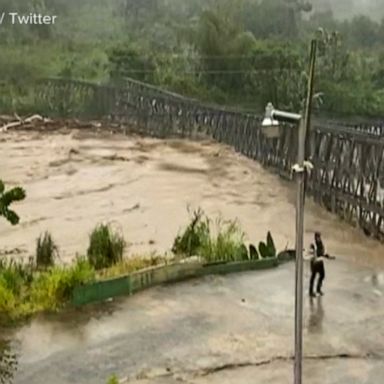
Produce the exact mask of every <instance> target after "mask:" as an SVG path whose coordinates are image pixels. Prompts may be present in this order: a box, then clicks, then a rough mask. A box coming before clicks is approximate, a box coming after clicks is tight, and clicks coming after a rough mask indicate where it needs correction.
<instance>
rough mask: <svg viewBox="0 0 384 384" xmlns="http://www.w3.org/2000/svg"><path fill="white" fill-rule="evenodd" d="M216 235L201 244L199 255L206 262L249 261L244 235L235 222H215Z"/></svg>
mask: <svg viewBox="0 0 384 384" xmlns="http://www.w3.org/2000/svg"><path fill="white" fill-rule="evenodd" d="M215 233H216V235H215V236H211V237H209V238H208V239H205V241H203V242H202V245H201V247H200V252H199V254H200V255H201V257H203V258H204V259H205V260H206V261H208V262H219V261H226V262H229V261H243V260H249V256H248V250H247V247H246V246H245V245H244V238H245V235H244V233H243V231H242V230H241V229H240V226H239V225H238V223H237V222H236V221H228V222H224V221H222V220H221V219H218V220H217V221H216V231H215Z"/></svg>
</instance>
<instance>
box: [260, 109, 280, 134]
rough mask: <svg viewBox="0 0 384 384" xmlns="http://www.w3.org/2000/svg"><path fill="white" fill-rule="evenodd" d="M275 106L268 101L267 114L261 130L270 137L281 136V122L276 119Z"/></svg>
mask: <svg viewBox="0 0 384 384" xmlns="http://www.w3.org/2000/svg"><path fill="white" fill-rule="evenodd" d="M274 110H275V108H274V106H273V104H272V103H268V105H267V107H266V108H265V116H264V119H263V121H262V123H261V131H262V133H263V135H264V136H265V137H266V138H268V139H276V138H278V137H279V136H280V128H279V126H280V123H279V122H278V121H277V120H275V119H274V116H273V112H274Z"/></svg>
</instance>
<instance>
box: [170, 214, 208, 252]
mask: <svg viewBox="0 0 384 384" xmlns="http://www.w3.org/2000/svg"><path fill="white" fill-rule="evenodd" d="M209 236H210V229H209V220H208V219H206V218H205V217H204V212H203V211H202V210H201V209H198V210H197V211H195V212H194V213H193V215H192V218H191V222H190V224H189V225H188V226H187V228H186V229H185V230H184V232H183V233H182V234H181V235H179V236H177V237H176V239H175V241H174V244H173V247H172V252H173V253H174V254H175V255H183V256H194V255H197V253H198V251H199V249H200V247H201V245H202V244H203V243H206V242H207V241H208V239H209Z"/></svg>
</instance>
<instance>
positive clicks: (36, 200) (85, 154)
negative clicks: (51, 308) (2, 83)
mask: <svg viewBox="0 0 384 384" xmlns="http://www.w3.org/2000/svg"><path fill="white" fill-rule="evenodd" d="M0 146H1V154H2V167H1V171H0V177H1V179H3V180H4V181H5V183H6V185H7V186H10V185H21V186H23V187H24V188H25V189H26V191H27V199H26V200H25V201H24V202H22V203H19V204H17V205H15V210H16V211H17V212H18V214H19V215H20V216H21V223H20V225H19V226H17V227H11V226H10V225H9V224H8V223H6V222H5V221H4V220H2V221H1V222H0V238H1V245H0V254H2V255H4V254H7V255H13V256H14V257H20V258H21V257H23V258H25V257H28V256H30V255H32V254H33V253H34V249H35V244H36V239H37V237H38V236H39V234H40V233H42V232H44V231H46V230H49V231H50V232H51V233H52V234H53V236H54V238H55V240H56V242H57V243H58V245H59V248H60V256H61V258H62V260H63V261H70V260H71V259H73V258H74V257H75V256H76V254H85V253H86V249H87V244H88V236H89V233H90V231H91V230H92V229H93V228H94V226H95V225H96V224H98V223H100V222H112V223H113V224H114V225H115V226H117V227H120V228H121V229H122V231H123V232H124V236H125V238H126V240H127V241H128V242H129V243H130V247H129V248H128V249H127V251H126V252H127V256H128V255H130V254H134V253H136V254H137V253H145V254H147V253H149V252H151V251H158V252H167V251H169V249H170V248H171V246H172V243H173V240H174V238H175V236H176V235H177V233H178V231H179V230H180V228H181V227H183V226H184V225H185V224H186V223H187V221H188V211H187V208H188V207H190V209H191V210H193V209H196V208H198V207H201V208H202V209H203V210H204V211H205V212H206V213H207V214H209V215H212V216H218V215H221V216H222V217H223V218H225V219H238V221H239V222H240V224H241V226H242V228H243V229H244V231H245V232H246V234H247V237H248V240H249V241H251V242H257V243H258V242H259V241H260V240H263V239H264V238H265V235H266V233H267V231H268V230H271V231H272V233H273V235H274V237H275V240H276V243H277V245H278V247H279V248H284V247H286V246H289V247H293V246H294V233H295V229H294V226H295V207H294V202H295V188H294V184H292V183H288V182H284V181H282V180H281V179H280V178H279V177H278V176H276V175H273V174H271V173H270V172H268V171H266V170H264V169H263V168H262V167H261V166H260V165H258V164H257V163H255V162H254V161H252V160H250V159H247V158H245V157H243V156H241V155H239V154H236V153H235V152H234V151H233V150H232V149H231V148H228V147H225V146H223V145H220V144H217V143H213V142H209V141H206V142H191V141H186V140H185V141H183V140H166V141H164V140H156V139H149V138H148V139H147V138H140V137H135V136H128V137H127V136H123V135H116V134H115V135H112V134H100V133H93V132H90V131H79V130H68V129H66V130H61V131H57V132H54V133H52V132H51V133H43V132H25V131H24V132H21V131H18V132H8V133H2V134H1V136H0ZM314 230H320V231H322V232H323V236H324V239H325V242H326V246H327V248H328V251H329V252H330V253H332V254H335V255H338V256H340V257H345V258H350V259H353V260H355V261H359V262H361V263H364V264H367V263H368V264H376V263H379V264H382V259H383V258H384V248H383V246H382V245H380V244H379V243H378V242H376V241H373V240H370V239H368V238H366V237H365V236H364V235H363V234H362V233H361V232H360V231H358V230H356V229H353V228H352V227H350V226H349V225H348V224H346V223H343V222H341V221H340V220H339V219H338V218H337V217H335V216H333V215H331V214H328V213H327V212H325V211H324V210H323V209H322V208H319V207H318V206H316V205H315V204H314V203H312V202H311V201H309V202H308V203H307V206H306V244H307V245H308V243H309V242H310V241H311V240H312V236H313V235H312V234H313V231H314Z"/></svg>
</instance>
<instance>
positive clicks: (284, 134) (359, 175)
mask: <svg viewBox="0 0 384 384" xmlns="http://www.w3.org/2000/svg"><path fill="white" fill-rule="evenodd" d="M38 89H39V92H38V95H39V96H38V98H39V100H38V101H39V102H41V105H43V106H44V108H46V112H47V113H49V114H50V115H53V116H61V117H69V116H71V117H77V118H87V119H107V120H111V121H114V122H119V123H121V124H122V125H125V126H128V127H132V128H134V130H135V131H136V132H138V133H141V134H143V135H148V136H154V137H158V138H169V137H188V138H196V137H201V136H204V137H210V138H212V139H214V140H216V141H218V142H221V143H224V144H227V145H230V146H232V147H233V148H234V149H235V150H236V151H237V152H239V153H242V154H243V155H245V156H247V157H249V158H252V159H254V160H257V161H259V162H260V163H261V164H263V165H264V166H266V167H270V168H271V169H273V170H275V171H276V172H278V173H279V174H280V175H282V176H284V177H286V178H289V179H290V178H291V177H292V174H291V168H292V165H293V164H294V162H295V159H296V154H297V147H296V143H297V129H294V128H292V127H290V126H283V127H282V128H281V136H280V137H279V138H278V139H268V138H266V137H265V136H264V135H263V134H262V131H261V129H260V116H258V115H256V114H252V113H249V112H247V111H243V110H239V109H233V108H232V109H231V108H223V107H219V106H216V105H206V104H202V103H200V102H199V101H197V100H194V99H189V98H186V97H183V96H180V95H176V94H173V93H170V92H167V91H163V90H161V89H159V88H156V87H153V86H150V85H146V84H144V83H141V82H137V81H134V80H132V81H127V82H126V83H124V84H123V85H120V86H112V85H97V84H92V83H87V82H81V81H69V80H63V79H50V80H44V81H42V82H41V83H40V85H39V87H38ZM310 155H311V159H312V162H313V163H314V165H315V170H314V172H313V173H312V175H311V176H310V178H309V180H308V191H309V192H310V193H311V194H312V195H313V197H314V199H315V200H316V201H317V202H318V203H320V204H321V205H323V206H325V207H326V208H327V209H328V210H330V211H332V212H334V213H336V214H337V215H339V217H341V218H342V219H344V220H346V221H348V222H350V223H353V224H355V225H357V226H359V227H361V228H362V229H363V230H364V232H365V233H366V234H369V235H372V236H374V237H376V238H378V239H381V240H384V125H380V124H372V123H366V124H363V123H358V124H355V125H354V124H351V123H340V122H335V121H321V120H319V119H314V123H313V125H312V128H311V131H310Z"/></svg>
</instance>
